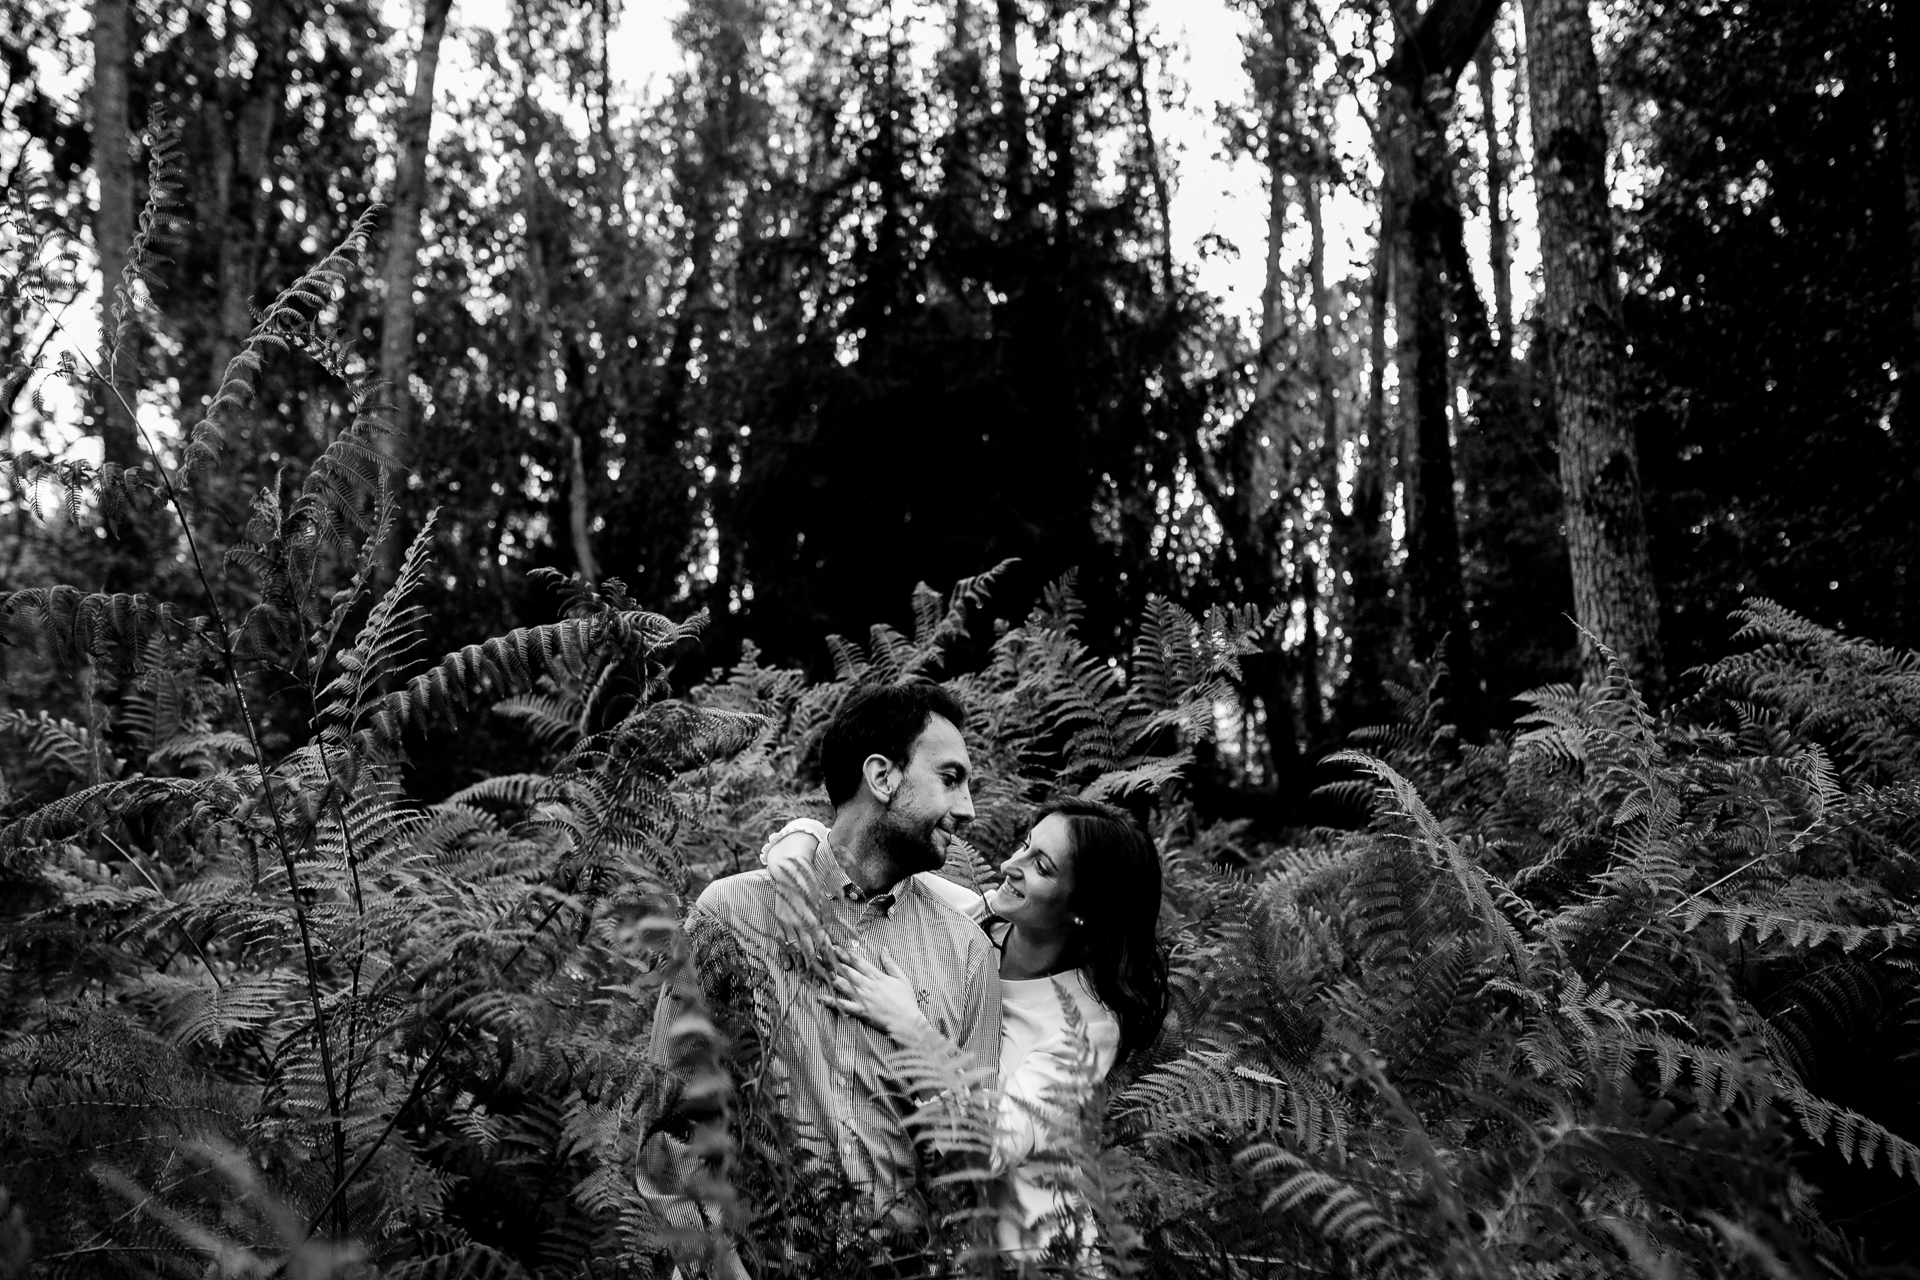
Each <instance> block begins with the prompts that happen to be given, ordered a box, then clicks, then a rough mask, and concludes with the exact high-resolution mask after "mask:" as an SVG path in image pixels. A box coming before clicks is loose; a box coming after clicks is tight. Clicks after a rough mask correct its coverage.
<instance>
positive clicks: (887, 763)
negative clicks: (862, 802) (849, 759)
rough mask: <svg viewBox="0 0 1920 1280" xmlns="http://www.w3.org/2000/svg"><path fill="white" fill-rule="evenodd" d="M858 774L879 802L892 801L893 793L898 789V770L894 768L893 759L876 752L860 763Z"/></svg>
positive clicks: (888, 802) (886, 802) (889, 802)
mask: <svg viewBox="0 0 1920 1280" xmlns="http://www.w3.org/2000/svg"><path fill="white" fill-rule="evenodd" d="M860 776H861V777H862V778H863V779H865V781H866V784H867V790H868V791H870V792H872V793H873V798H874V799H875V800H878V801H879V802H880V803H881V804H891V803H893V793H894V792H895V791H897V790H899V789H900V777H899V770H897V769H895V768H894V765H893V761H891V760H889V759H887V758H886V757H885V756H883V755H880V754H879V753H878V752H876V753H874V754H873V755H870V756H868V757H867V758H866V760H865V761H864V762H863V763H862V764H861V766H860Z"/></svg>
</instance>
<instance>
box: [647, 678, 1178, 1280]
mask: <svg viewBox="0 0 1920 1280" xmlns="http://www.w3.org/2000/svg"><path fill="white" fill-rule="evenodd" d="M964 727H965V716H964V713H963V711H962V709H961V707H960V705H959V704H958V702H956V701H955V699H954V698H953V697H952V695H951V694H949V693H947V691H946V690H944V689H942V688H941V687H940V686H938V685H935V684H932V683H925V682H920V683H909V684H897V685H892V686H888V687H884V688H877V689H871V690H867V691H863V692H861V693H858V694H856V695H854V696H853V697H851V698H849V699H848V701H847V702H846V703H845V704H843V706H842V707H841V709H840V711H839V712H838V714H837V715H835V717H834V719H833V722H832V723H831V724H830V725H829V726H828V728H827V731H826V735H825V737H824V738H823V740H822V745H821V753H820V768H821V772H822V774H823V775H824V780H825V783H826V790H827V797H828V799H829V800H830V801H831V802H832V805H833V810H834V816H833V824H832V826H831V827H828V826H824V825H823V824H820V823H817V822H807V821H799V822H794V823H790V824H788V826H787V827H786V828H784V829H783V830H782V831H781V832H778V833H776V835H775V837H774V838H772V839H769V841H768V844H767V847H766V849H765V850H764V851H763V855H762V857H763V861H764V862H765V863H766V866H765V867H764V868H763V869H761V870H757V871H749V872H746V873H744V874H740V875H734V876H729V877H726V878H724V879H721V880H716V881H714V882H713V883H712V884H711V885H709V886H708V887H707V889H706V891H705V892H704V893H702V894H701V895H700V898H699V900H698V901H697V902H696V903H695V904H694V907H693V909H692V911H691V912H690V913H689V915H688V917H687V922H686V933H687V938H688V941H689V944H690V948H691V957H692V966H693V973H694V976H695V977H697V979H698V982H699V986H700V987H701V989H702V992H703V994H704V995H705V997H706V1000H707V1003H708V1005H709V1006H710V1007H711V1008H713V1009H714V1012H715V1014H716V1016H719V1017H720V1018H721V1020H722V1022H723V1024H725V1023H727V1022H729V1021H731V1022H733V1023H734V1025H736V1026H737V1027H739V1028H741V1029H742V1030H743V1031H746V1032H748V1033H750V1034H752V1035H753V1036H754V1037H755V1038H756V1039H757V1041H758V1047H759V1049H760V1054H761V1066H762V1069H763V1070H765V1071H766V1072H767V1076H768V1079H769V1080H770V1081H771V1083H772V1085H773V1089H772V1096H773V1097H775V1098H777V1099H779V1100H780V1103H781V1105H783V1107H784V1108H785V1109H786V1110H787V1113H788V1115H789V1116H790V1118H791V1119H792V1120H793V1121H794V1122H795V1124H796V1127H797V1129H798V1132H799V1133H800V1135H801V1140H802V1141H803V1142H804V1143H805V1144H806V1146H807V1149H808V1151H809V1152H810V1153H811V1154H812V1155H813V1156H815V1157H817V1158H819V1159H822V1160H827V1161H832V1162H834V1163H835V1164H837V1166H838V1167H839V1168H840V1169H841V1170H842V1171H844V1173H845V1174H846V1175H847V1177H848V1179H849V1181H850V1182H851V1183H852V1184H853V1186H854V1187H855V1188H857V1189H858V1191H859V1193H860V1195H861V1196H862V1198H863V1200H864V1202H865V1203H864V1205H863V1208H865V1209H866V1210H867V1211H868V1212H870V1213H871V1214H872V1216H873V1219H874V1221H875V1223H876V1224H877V1225H880V1226H882V1227H883V1228H885V1227H889V1226H890V1227H892V1228H895V1229H898V1228H902V1227H911V1226H912V1225H914V1224H916V1223H918V1222H920V1221H922V1220H923V1212H922V1209H921V1207H920V1206H919V1204H918V1203H917V1193H916V1190H915V1188H916V1183H917V1181H918V1178H917V1174H918V1172H919V1169H918V1161H919V1158H920V1153H919V1152H918V1151H917V1150H916V1147H915V1143H914V1140H913V1137H912V1136H911V1135H910V1133H909V1131H908V1128H907V1126H906V1124H905V1117H906V1116H907V1114H908V1113H909V1111H910V1110H911V1107H912V1102H911V1100H909V1098H908V1097H907V1095H908V1094H909V1093H910V1092H912V1083H911V1082H908V1081H903V1080H901V1079H898V1078H895V1076H894V1074H893V1073H892V1072H890V1071H889V1069H888V1062H889V1060H890V1059H893V1060H895V1061H897V1060H898V1059H897V1057H896V1054H895V1051H896V1050H897V1049H899V1048H901V1047H903V1046H904V1047H910V1048H914V1049H916V1050H921V1051H923V1052H922V1054H921V1055H920V1056H923V1057H924V1056H926V1055H927V1054H938V1055H944V1056H945V1059H946V1060H947V1061H949V1062H950V1063H952V1064H953V1065H955V1066H957V1067H959V1068H962V1069H971V1072H972V1074H973V1075H974V1076H975V1077H976V1078H979V1079H982V1080H989V1081H994V1082H996V1083H997V1094H996V1096H997V1115H998V1118H997V1121H996V1123H995V1127H994V1134H993V1165H994V1170H995V1172H997V1173H1004V1174H1005V1175H1006V1176H1007V1179H1008V1182H1009V1184H1010V1185H1011V1188H1012V1191H1013V1195H1012V1196H1011V1197H1010V1198H1009V1202H1008V1204H1007V1206H1006V1208H1005V1210H1004V1211H1003V1212H1002V1214H1001V1216H1000V1220H999V1224H998V1233H999V1243H1000V1248H1001V1249H1002V1250H1003V1251H1005V1252H1007V1253H1008V1254H1011V1255H1015V1256H1017V1257H1027V1258H1032V1257H1036V1256H1038V1255H1039V1253H1040V1251H1042V1250H1043V1249H1045V1247H1046V1246H1047V1245H1048V1242H1049V1241H1051V1240H1053V1239H1054V1238H1055V1237H1056V1236H1057V1235H1060V1234H1061V1233H1062V1232H1063V1231H1064V1230H1071V1231H1072V1234H1069V1235H1067V1236H1066V1238H1065V1243H1066V1244H1067V1245H1068V1246H1069V1247H1070V1248H1072V1249H1074V1250H1076V1251H1084V1250H1085V1249H1086V1248H1087V1247H1088V1246H1089V1245H1090V1232H1089V1231H1088V1229H1087V1228H1086V1226H1085V1225H1084V1224H1085V1220H1086V1212H1085V1206H1084V1204H1081V1203H1079V1202H1078V1200H1077V1197H1075V1196H1074V1195H1073V1193H1072V1192H1071V1191H1070V1190H1065V1189H1059V1188H1058V1187H1057V1183H1058V1182H1059V1179H1058V1178H1057V1177H1048V1178H1044V1179H1043V1178H1041V1177H1039V1176H1038V1175H1037V1174H1036V1173H1035V1172H1034V1169H1033V1166H1036V1165H1037V1163H1038V1162H1039V1161H1041V1160H1043V1159H1044V1158H1045V1157H1046V1156H1048V1155H1049V1154H1058V1153H1059V1152H1060V1151H1061V1150H1062V1149H1063V1147H1064V1146H1065V1145H1066V1143H1067V1142H1068V1140H1069V1138H1070V1135H1072V1134H1073V1133H1075V1132H1077V1130H1078V1128H1079V1113H1080V1110H1081V1105H1082V1104H1084V1103H1085V1102H1086V1101H1087V1099H1088V1098H1089V1096H1090V1095H1091V1094H1092V1092H1093V1089H1094V1088H1095V1086H1096V1085H1097V1084H1098V1083H1099V1082H1100V1081H1101V1080H1103V1079H1104V1078H1105V1077H1106V1075H1107V1073H1108V1072H1109V1071H1110V1070H1111V1069H1112V1068H1113V1066H1114V1064H1115V1063H1116V1062H1118V1061H1122V1060H1125V1059H1126V1058H1128V1057H1130V1056H1132V1055H1135V1054H1139V1053H1142V1052H1144V1051H1145V1050H1146V1049H1147V1048H1148V1046H1149V1045H1150V1044H1151V1043H1152V1042H1153V1040H1154V1038H1155V1037H1156V1036H1157V1035H1158V1033H1159V1030H1160V1024H1161V1021H1162V1019H1163V1017H1164V1015H1165V1010H1166V1001H1167V976H1166V962H1165V959H1164V957H1163V955H1162V952H1161V949H1160V946H1159V943H1158V940H1157V938H1156V937H1155V928H1156V924H1157V921H1158V918H1159V912H1160V882H1161V873H1160V860H1159V856H1158V854H1157V853H1156V851H1155V849H1154V846H1153V842H1152V841H1151V840H1150V839H1149V838H1148V836H1147V834H1146V832H1145V831H1143V830H1142V829H1141V828H1140V826H1139V825H1138V824H1137V823H1136V822H1134V821H1133V820H1132V819H1131V818H1129V817H1128V816H1127V815H1126V814H1124V813H1123V812H1121V811H1120V810H1118V809H1115V808H1113V807H1111V806H1109V805H1105V804H1100V803H1098V802H1094V801H1087V800H1064V801H1059V802H1056V803H1053V804H1050V805H1046V806H1044V807H1042V808H1041V810H1040V811H1039V813H1038V815H1037V816H1036V820H1035V821H1034V823H1033V826H1032V829H1031V830H1030V831H1029V832H1028V834H1027V837H1026V839H1025V840H1024V841H1023V842H1022V843H1021V845H1020V847H1019V848H1018V849H1017V850H1016V851H1015V852H1014V853H1012V854H1011V855H1010V856H1009V857H1008V858H1007V859H1006V861H1005V862H1004V863H1003V864H1002V866H1001V868H1000V874H1001V880H1000V883H999V884H998V885H996V886H994V887H992V888H991V889H990V890H989V891H988V892H987V893H986V894H984V895H983V894H981V893H978V892H976V891H974V890H973V889H969V888H966V887H964V886H962V885H959V884H957V883H955V882H953V881H952V880H949V879H947V878H945V877H943V876H941V875H939V874H937V873H938V872H939V871H940V869H941V868H942V867H943V866H945V865H946V861H947V850H948V845H949V843H950V841H952V839H953V838H954V836H955V834H956V833H957V832H958V831H959V829H960V828H961V827H962V826H963V825H964V824H965V823H967V822H968V821H970V820H971V819H972V817H973V800H972V786H971V783H972V762H971V761H970V759H969V758H968V755H967V747H966V742H965V740H964V738H963V736H962V730H963V728H964ZM689 995H690V993H689V992H687V991H686V990H685V989H684V987H681V988H673V987H670V988H669V990H667V991H666V992H665V993H663V996H662V1002H661V1007H660V1009H659V1011H658V1013H657V1014H656V1017H655V1031H654V1037H655V1039H654V1043H655V1057H656V1060H658V1061H661V1062H663V1063H665V1062H668V1061H669V1059H670V1058H671V1053H672V1051H671V1047H670V1045H669V1044H668V1040H669V1039H670V1036H671V1032H672V1027H673V1025H674V1023H675V1022H676V1021H677V1018H678V1017H679V1016H680V1013H681V1010H680V1009H679V1008H677V1007H676V1005H677V1004H680V1003H684V1002H686V1001H687V999H688V997H689ZM727 1006H733V1008H732V1010H731V1012H732V1013H733V1014H734V1015H735V1016H733V1017H731V1018H730V1017H729V1016H728V1014H729V1010H728V1008H727ZM743 1006H744V1007H743ZM1070 1008H1071V1012H1070V1011H1069V1010H1070ZM923 1100H924V1099H923ZM1064 1224H1077V1225H1075V1226H1073V1227H1072V1228H1067V1227H1066V1226H1065V1225H1064ZM737 1268H738V1263H737V1260H729V1263H728V1264H727V1265H725V1266H723V1268H722V1269H723V1270H737Z"/></svg>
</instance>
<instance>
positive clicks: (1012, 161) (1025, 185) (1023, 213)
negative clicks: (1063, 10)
mask: <svg viewBox="0 0 1920 1280" xmlns="http://www.w3.org/2000/svg"><path fill="white" fill-rule="evenodd" d="M995 14H996V16H997V17H998V20H999V26H1000V126H1001V128H1002V129H1003V130H1004V131H1005V137H1006V144H1007V210H1008V212H1009V213H1011V214H1012V215H1013V220H1014V221H1015V222H1016V223H1024V222H1026V221H1027V220H1028V219H1029V218H1030V217H1031V215H1032V212H1033V147H1032V145H1031V143H1029V141H1028V140H1027V96H1026V89H1025V87H1024V86H1023V85H1022V84H1021V81H1020V0H996V6H995Z"/></svg>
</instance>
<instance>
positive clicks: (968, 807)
mask: <svg viewBox="0 0 1920 1280" xmlns="http://www.w3.org/2000/svg"><path fill="white" fill-rule="evenodd" d="M953 816H954V817H956V818H958V819H960V821H962V822H972V821H973V788H972V787H971V786H967V785H963V786H962V787H961V788H960V801H959V803H958V804H956V805H954V806H953Z"/></svg>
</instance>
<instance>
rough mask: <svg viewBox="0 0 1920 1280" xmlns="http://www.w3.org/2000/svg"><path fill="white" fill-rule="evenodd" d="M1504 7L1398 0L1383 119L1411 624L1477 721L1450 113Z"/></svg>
mask: <svg viewBox="0 0 1920 1280" xmlns="http://www.w3.org/2000/svg"><path fill="white" fill-rule="evenodd" d="M1498 11H1499V4H1498V2H1497V0H1435V2H1434V3H1432V4H1430V5H1428V6H1427V8H1426V10H1425V11H1424V12H1421V13H1419V14H1418V17H1417V20H1416V16H1415V12H1414V6H1413V4H1412V3H1411V0H1394V3H1393V5H1392V13H1393V16H1394V23H1395V30H1396V32H1397V39H1396V41H1395V46H1394V53H1393V57H1392V59H1391V60H1390V61H1389V63H1388V65H1387V68H1386V72H1387V83H1388V88H1387V92H1386V93H1385V95H1383V101H1382V111H1381V121H1380V126H1379V128H1380V136H1381V139H1382V142H1383V144H1384V146H1385V148H1386V154H1385V155H1384V156H1383V163H1382V168H1383V171H1384V172H1385V174H1386V177H1387V181H1388V183H1389V185H1391V186H1396V187H1398V188H1399V198H1401V199H1404V201H1405V206H1404V207H1405V218H1404V221H1403V223H1402V224H1401V229H1402V231H1403V233H1404V235H1405V237H1406V238H1405V246H1404V251H1403V255H1402V260H1403V265H1404V268H1405V278H1404V280H1403V282H1402V285H1401V287H1400V288H1399V289H1397V290H1396V291H1395V294H1396V302H1397V306H1396V326H1395V327H1396V330H1397V332H1398V337H1399V341H1400V344H1401V361H1400V366H1401V387H1400V397H1401V404H1402V406H1403V412H1404V413H1405V425H1406V440H1405V446H1404V451H1403V460H1402V469H1403V472H1404V475H1405V482H1406V489H1405V493H1406V510H1407V566H1406V584H1407V612H1408V624H1409V632H1410V638H1411V639H1412V642H1413V646H1414V651H1415V654H1416V655H1417V656H1419V657H1422V658H1424V657H1426V656H1428V655H1430V654H1432V653H1433V652H1435V651H1436V650H1442V651H1443V653H1444V657H1445V660H1446V663H1447V668H1448V672H1449V676H1450V681H1449V685H1448V688H1447V690H1446V692H1447V695H1448V697H1449V699H1450V700H1451V701H1452V703H1453V706H1454V711H1455V714H1456V715H1457V716H1459V717H1461V718H1462V719H1466V720H1471V719H1473V718H1474V717H1475V716H1476V715H1477V703H1478V677H1477V673H1476V671H1475V666H1474V661H1473V644H1472V639H1471V636H1470V634H1469V632H1468V628H1467V612H1466V588H1465V584H1464V581H1463V578H1462V574H1461V561H1460V526H1459V519H1458V513H1457V511H1456V509H1455V502H1454V492H1453V488H1454V466H1453V442H1452V436H1453V415H1452V401H1453V394H1452V388H1453V379H1452V374H1451V371H1450V369H1449V346H1450V341H1449V336H1448V326H1447V313H1448V309H1449V305H1450V298H1449V291H1448V285H1449V281H1448V272H1447V263H1446V242H1445V236H1446V229H1447V224H1448V219H1449V210H1450V209H1451V208H1452V207H1453V205H1454V204H1455V203H1456V202H1457V199H1458V197H1457V193H1456V190H1455V185H1454V184H1455V178H1454V172H1453V164H1454V161H1453V155H1452V151H1451V149H1450V148H1449V147H1448V145H1447V137H1446V117H1445V114H1444V112H1445V105H1446V103H1447V102H1449V101H1450V100H1451V97H1452V91H1453V86H1454V83H1455V82H1456V81H1457V80H1458V79H1459V78H1460V73H1461V72H1462V71H1463V70H1464V69H1465V68H1466V65H1467V63H1468V62H1470V61H1471V60H1472V59H1473V55H1474V51H1475V50H1476V49H1478V48H1479V47H1480V44H1481V42H1482V41H1484V40H1485V39H1486V35H1487V31H1488V29H1489V28H1490V27H1491V26H1492V24H1493V19H1494V17H1495V15H1496V14H1497V13H1498Z"/></svg>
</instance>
